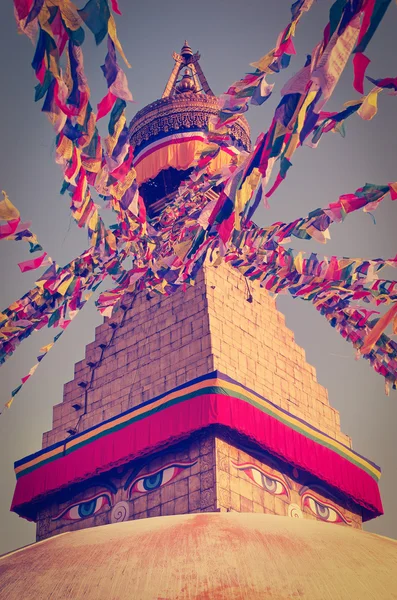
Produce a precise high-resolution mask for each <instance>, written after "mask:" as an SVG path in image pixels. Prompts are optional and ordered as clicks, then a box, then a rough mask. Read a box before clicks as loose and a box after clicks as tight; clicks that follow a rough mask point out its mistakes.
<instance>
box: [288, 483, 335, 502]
mask: <svg viewBox="0 0 397 600" xmlns="http://www.w3.org/2000/svg"><path fill="white" fill-rule="evenodd" d="M306 492H311V493H312V494H321V495H322V496H325V500H323V502H335V504H338V499H337V498H336V497H335V496H333V495H332V493H329V492H328V490H326V489H325V488H323V487H322V486H320V485H317V486H316V485H313V486H312V487H311V488H310V487H309V486H308V485H304V486H303V487H302V488H301V489H300V490H299V492H298V493H299V496H303V494H305V493H306ZM319 501H320V502H321V500H319Z"/></svg>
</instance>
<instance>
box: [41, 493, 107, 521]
mask: <svg viewBox="0 0 397 600" xmlns="http://www.w3.org/2000/svg"><path fill="white" fill-rule="evenodd" d="M104 506H111V502H110V498H109V496H108V495H107V494H101V495H100V496H94V497H93V498H89V499H88V500H85V501H84V502H79V503H78V504H74V505H73V506H69V507H68V508H66V509H65V510H63V511H62V512H61V513H60V514H59V515H57V516H56V517H54V518H53V519H52V520H53V521H57V520H58V519H61V518H62V519H68V520H69V521H79V520H81V519H87V518H88V517H92V515H95V514H96V513H97V512H99V511H100V510H101V508H103V507H104Z"/></svg>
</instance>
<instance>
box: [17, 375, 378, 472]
mask: <svg viewBox="0 0 397 600" xmlns="http://www.w3.org/2000/svg"><path fill="white" fill-rule="evenodd" d="M203 394H222V395H227V396H229V397H234V398H238V399H240V400H243V401H244V402H247V403H248V404H250V405H251V406H254V407H255V408H257V409H258V410H260V411H261V412H264V413H266V414H268V415H269V416H271V417H273V418H274V419H276V420H277V421H279V422H281V423H282V424H283V425H285V426H286V427H289V428H290V429H293V430H294V431H297V432H298V433H300V434H301V435H303V436H304V437H306V438H308V439H310V440H312V441H313V442H315V443H317V444H320V445H321V446H324V447H326V448H328V449H329V450H331V451H333V452H336V453H337V454H338V455H339V456H341V457H342V458H345V459H346V460H348V461H349V462H351V463H352V464H354V465H355V466H357V467H358V468H359V469H362V470H364V471H365V472H366V473H368V474H369V475H370V476H371V477H372V478H373V479H375V481H378V480H379V477H377V476H376V475H375V474H374V473H373V472H372V471H371V470H370V469H369V468H367V467H366V466H365V465H362V464H361V463H359V462H358V461H356V460H355V459H354V458H353V457H351V456H348V455H346V453H344V452H343V449H341V448H338V447H335V446H333V445H332V443H331V441H330V442H329V443H328V442H326V441H324V440H319V439H318V437H317V436H316V433H315V432H314V431H313V434H311V433H308V432H307V431H305V430H304V429H303V428H302V427H300V426H299V423H296V422H295V423H291V422H289V421H287V420H286V419H283V418H282V417H281V416H280V415H278V414H277V413H276V412H274V411H273V410H272V408H271V406H262V405H261V404H259V402H256V401H255V400H253V399H251V398H249V397H248V396H245V395H244V394H243V393H240V392H235V391H234V390H233V391H232V390H229V389H228V388H227V387H224V386H222V387H221V386H214V385H212V386H208V387H205V388H202V389H199V390H194V391H192V392H188V393H187V394H182V395H181V396H178V397H177V398H173V399H172V400H168V401H166V402H164V403H163V404H160V405H159V406H156V407H154V408H152V409H150V407H148V410H147V411H146V412H144V413H142V414H140V415H137V416H134V415H133V414H132V416H131V418H130V419H128V420H127V421H123V422H122V423H116V424H115V425H114V426H113V427H110V428H108V429H105V430H103V431H101V432H99V433H97V434H95V433H93V435H92V436H91V437H90V438H88V439H85V440H83V441H82V442H81V443H79V444H75V445H73V446H71V447H70V448H68V446H67V444H66V450H65V452H64V451H63V448H62V447H61V448H60V452H59V453H58V454H56V455H54V456H51V457H49V458H47V459H45V458H43V460H42V461H41V462H39V463H37V464H35V465H32V466H31V467H28V468H26V469H24V470H23V471H20V472H19V473H18V474H17V479H19V478H20V477H22V476H23V475H26V474H27V473H30V472H32V471H34V470H36V469H37V468H39V467H41V466H43V465H45V464H47V463H49V462H52V461H54V460H56V459H58V458H59V457H60V455H62V456H63V455H67V454H71V453H72V452H74V451H75V450H78V449H79V448H82V447H83V446H86V445H87V444H90V443H91V442H94V441H95V440H98V439H100V438H101V437H104V436H106V435H110V434H112V433H114V432H116V431H119V430H120V429H123V428H124V427H128V426H129V425H131V424H132V423H135V422H138V421H140V420H142V419H145V418H146V417H149V416H151V415H153V414H156V413H158V412H160V411H162V410H165V409H167V408H168V407H170V406H173V405H176V404H179V403H181V402H184V401H186V400H190V399H191V398H195V397H197V396H201V395H203ZM309 427H310V426H309Z"/></svg>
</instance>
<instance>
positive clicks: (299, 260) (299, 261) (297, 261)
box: [294, 252, 303, 273]
mask: <svg viewBox="0 0 397 600" xmlns="http://www.w3.org/2000/svg"><path fill="white" fill-rule="evenodd" d="M294 266H295V269H296V270H297V271H298V273H302V270H303V253H302V252H299V253H298V254H297V255H296V256H295V258H294Z"/></svg>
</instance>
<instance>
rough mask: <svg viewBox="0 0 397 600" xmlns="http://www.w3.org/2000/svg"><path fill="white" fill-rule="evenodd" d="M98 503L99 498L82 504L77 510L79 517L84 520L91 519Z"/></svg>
mask: <svg viewBox="0 0 397 600" xmlns="http://www.w3.org/2000/svg"><path fill="white" fill-rule="evenodd" d="M96 501H97V498H94V500H89V501H88V502H82V504H79V507H78V509H77V510H78V513H79V517H81V518H82V519H83V518H84V517H90V516H91V515H92V514H94V510H95V506H96Z"/></svg>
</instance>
